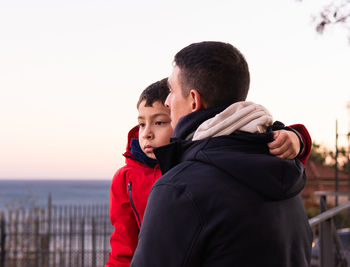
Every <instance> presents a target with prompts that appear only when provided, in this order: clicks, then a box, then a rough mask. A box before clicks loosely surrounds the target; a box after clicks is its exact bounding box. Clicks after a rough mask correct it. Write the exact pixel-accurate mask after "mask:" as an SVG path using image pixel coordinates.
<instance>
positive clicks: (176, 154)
mask: <svg viewBox="0 0 350 267" xmlns="http://www.w3.org/2000/svg"><path fill="white" fill-rule="evenodd" d="M196 113H197V112H194V113H191V114H189V115H188V116H185V117H184V118H183V119H182V120H180V121H179V124H178V126H177V127H176V129H177V131H176V133H177V134H174V137H175V138H173V139H172V142H171V143H170V144H169V145H167V146H163V147H160V148H157V149H155V151H154V152H155V154H156V157H157V159H158V162H159V165H160V169H161V171H162V173H163V174H164V173H166V172H167V171H168V170H170V169H171V168H173V167H174V166H176V165H177V164H179V163H181V162H183V161H199V162H203V163H205V164H208V165H212V166H214V167H215V168H218V169H220V170H222V171H224V172H225V173H227V174H228V175H230V176H231V177H232V179H235V180H237V181H239V182H240V183H242V184H244V185H246V186H248V187H250V188H252V189H253V190H255V191H257V192H258V193H259V194H261V195H262V196H264V197H266V198H269V199H275V200H280V199H287V198H290V197H293V196H295V195H296V194H298V193H299V192H300V191H301V190H302V189H303V188H304V186H305V175H304V167H303V165H302V164H301V162H300V161H299V160H284V159H280V158H277V157H275V156H272V155H270V154H269V150H268V147H267V143H268V142H271V141H272V140H273V133H272V129H273V127H271V128H269V129H268V131H267V132H266V133H262V134H255V133H254V134H252V133H244V132H238V133H233V134H231V135H227V136H219V137H212V138H206V139H203V140H199V141H186V140H183V139H184V138H185V137H186V136H187V135H188V134H189V133H190V132H191V131H192V129H193V127H191V124H190V123H189V120H188V119H189V118H191V119H192V121H193V123H194V124H196V125H199V124H200V123H201V122H202V121H201V120H202V119H203V118H204V117H213V116H214V115H215V114H213V112H212V110H210V111H209V113H208V114H205V110H202V111H201V112H200V113H199V114H196ZM214 113H215V112H214ZM204 120H205V119H204ZM199 121H201V122H199ZM184 122H186V125H189V127H187V128H186V127H184V128H182V127H181V125H184ZM193 130H195V129H193ZM176 137H177V138H176Z"/></svg>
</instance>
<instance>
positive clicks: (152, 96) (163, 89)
mask: <svg viewBox="0 0 350 267" xmlns="http://www.w3.org/2000/svg"><path fill="white" fill-rule="evenodd" d="M168 94H169V87H168V78H164V79H162V80H160V81H158V82H155V83H152V84H151V85H149V86H148V87H147V88H146V89H145V90H143V92H142V93H141V95H140V98H139V101H138V102H137V105H136V107H137V108H139V106H140V103H141V102H142V101H143V100H146V103H145V107H152V105H153V103H154V102H157V101H159V102H161V103H162V104H164V102H165V100H166V98H167V96H168Z"/></svg>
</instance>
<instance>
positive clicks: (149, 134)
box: [143, 128, 153, 139]
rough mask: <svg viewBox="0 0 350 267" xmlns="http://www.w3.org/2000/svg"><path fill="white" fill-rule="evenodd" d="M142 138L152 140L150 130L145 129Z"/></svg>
mask: <svg viewBox="0 0 350 267" xmlns="http://www.w3.org/2000/svg"><path fill="white" fill-rule="evenodd" d="M143 138H144V139H151V138H153V133H152V131H151V129H147V128H146V129H145V131H144V132H143Z"/></svg>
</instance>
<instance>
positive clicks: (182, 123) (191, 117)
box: [173, 106, 227, 140]
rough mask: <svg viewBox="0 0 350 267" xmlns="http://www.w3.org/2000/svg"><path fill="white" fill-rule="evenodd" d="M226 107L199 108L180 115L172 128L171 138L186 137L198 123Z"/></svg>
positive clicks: (193, 130) (194, 129) (183, 138)
mask: <svg viewBox="0 0 350 267" xmlns="http://www.w3.org/2000/svg"><path fill="white" fill-rule="evenodd" d="M226 108H227V106H221V107H213V108H208V109H201V110H197V111H195V112H192V113H190V114H188V115H186V116H184V117H182V118H181V119H180V120H179V121H178V123H177V125H176V127H175V129H174V133H173V139H182V140H186V139H188V137H189V136H191V135H192V134H193V133H194V132H195V131H196V130H197V128H198V127H199V125H201V124H202V123H203V122H204V121H206V120H208V119H210V118H212V117H214V116H215V115H216V114H218V113H220V112H221V111H223V110H225V109H226Z"/></svg>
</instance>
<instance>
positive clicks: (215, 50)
mask: <svg viewBox="0 0 350 267" xmlns="http://www.w3.org/2000/svg"><path fill="white" fill-rule="evenodd" d="M174 63H175V64H176V66H178V67H179V68H180V76H179V78H180V81H181V87H182V94H183V96H184V97H187V96H188V94H189V92H190V90H191V89H195V90H197V91H198V92H199V94H200V95H201V96H202V97H203V100H204V102H205V104H206V105H207V108H209V107H213V106H224V105H230V104H232V103H235V102H238V101H244V100H245V99H246V97H247V94H248V90H249V83H250V75H249V68H248V64H247V62H246V60H245V58H244V56H243V55H242V53H241V52H240V51H239V50H238V49H237V48H235V47H234V46H232V45H231V44H228V43H222V42H201V43H194V44H191V45H189V46H187V47H185V48H183V49H182V50H181V51H179V52H178V53H177V54H176V55H175V58H174Z"/></svg>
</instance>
